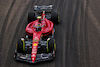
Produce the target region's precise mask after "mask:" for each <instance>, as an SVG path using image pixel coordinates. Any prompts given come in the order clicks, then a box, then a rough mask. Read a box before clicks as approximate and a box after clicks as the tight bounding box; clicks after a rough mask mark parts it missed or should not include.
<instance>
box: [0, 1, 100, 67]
mask: <svg viewBox="0 0 100 67" xmlns="http://www.w3.org/2000/svg"><path fill="white" fill-rule="evenodd" d="M35 4H37V5H49V4H52V5H53V6H54V9H53V11H58V12H59V14H60V24H59V25H55V29H56V36H55V39H56V44H57V53H56V58H55V59H54V60H53V61H46V62H41V63H36V64H30V63H25V62H18V61H15V60H14V58H13V55H14V49H15V44H16V42H17V40H18V39H19V38H21V37H23V36H24V35H25V27H26V25H27V14H28V12H29V11H32V10H33V6H34V5H35ZM0 67H100V0H0Z"/></svg>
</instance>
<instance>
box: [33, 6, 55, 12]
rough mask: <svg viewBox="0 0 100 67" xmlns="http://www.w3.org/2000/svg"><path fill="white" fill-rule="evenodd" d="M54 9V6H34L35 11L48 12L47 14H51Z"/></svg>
mask: <svg viewBox="0 0 100 67" xmlns="http://www.w3.org/2000/svg"><path fill="white" fill-rule="evenodd" d="M52 9H53V5H48V6H37V5H35V6H34V11H46V12H51V10H52Z"/></svg>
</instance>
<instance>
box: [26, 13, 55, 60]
mask: <svg viewBox="0 0 100 67" xmlns="http://www.w3.org/2000/svg"><path fill="white" fill-rule="evenodd" d="M42 15H44V14H42ZM42 18H43V20H42V21H41V23H39V19H38V20H36V21H33V22H30V23H29V24H28V25H27V27H26V32H27V34H28V35H30V36H33V44H32V52H31V60H32V62H34V61H35V59H36V54H37V48H38V43H39V40H40V38H41V36H47V35H49V34H50V33H51V32H52V30H53V22H51V21H49V20H48V19H46V18H45V15H44V16H42ZM38 24H40V25H45V26H44V27H42V29H41V31H36V28H35V27H33V26H37V25H38Z"/></svg>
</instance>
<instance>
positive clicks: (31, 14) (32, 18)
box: [28, 12, 35, 23]
mask: <svg viewBox="0 0 100 67" xmlns="http://www.w3.org/2000/svg"><path fill="white" fill-rule="evenodd" d="M34 20H35V13H34V12H29V13H28V23H30V22H32V21H34Z"/></svg>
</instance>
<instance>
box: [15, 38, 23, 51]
mask: <svg viewBox="0 0 100 67" xmlns="http://www.w3.org/2000/svg"><path fill="white" fill-rule="evenodd" d="M16 50H17V52H18V53H25V42H24V41H23V40H21V39H19V40H18V42H17V44H16Z"/></svg>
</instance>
